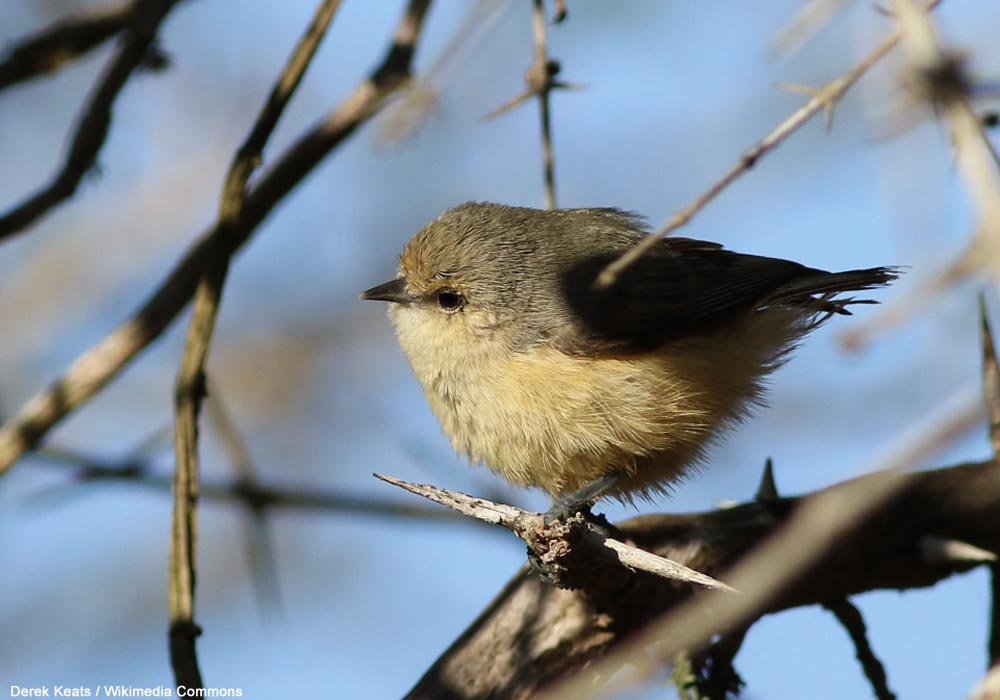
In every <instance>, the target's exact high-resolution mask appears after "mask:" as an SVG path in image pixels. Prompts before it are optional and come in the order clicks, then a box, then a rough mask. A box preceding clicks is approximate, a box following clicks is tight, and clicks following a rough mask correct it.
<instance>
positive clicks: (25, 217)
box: [0, 0, 179, 240]
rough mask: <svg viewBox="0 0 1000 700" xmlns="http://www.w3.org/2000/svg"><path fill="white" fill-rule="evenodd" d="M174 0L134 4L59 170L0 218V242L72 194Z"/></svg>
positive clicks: (97, 150) (92, 160) (150, 0)
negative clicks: (123, 89)
mask: <svg viewBox="0 0 1000 700" xmlns="http://www.w3.org/2000/svg"><path fill="white" fill-rule="evenodd" d="M178 2H179V0H142V2H139V3H137V4H136V6H135V9H134V10H133V17H132V21H131V22H130V23H129V25H128V29H127V30H126V31H125V34H124V36H123V37H122V39H121V43H120V45H119V47H118V50H117V51H115V53H114V55H113V56H112V57H111V58H110V60H109V61H108V64H107V66H106V67H105V69H104V71H103V72H102V73H101V76H100V77H99V78H98V80H97V82H96V83H95V85H94V88H93V90H92V91H91V94H90V97H89V98H88V99H87V102H86V104H85V105H84V106H83V108H82V110H81V112H80V117H79V118H78V119H77V122H76V127H75V129H74V130H73V135H72V137H71V138H70V145H69V149H68V150H67V152H66V156H65V158H64V160H63V164H62V166H61V167H60V168H59V171H58V172H57V173H56V174H55V176H53V178H52V180H51V182H49V184H48V185H46V186H45V187H43V188H42V189H41V190H39V191H38V192H36V193H35V194H33V195H31V196H30V197H28V198H27V199H26V200H24V201H23V202H21V203H20V204H18V205H16V206H14V207H13V208H12V209H10V210H9V211H7V212H6V213H5V214H3V215H2V216H0V240H3V239H4V238H7V237H9V236H13V235H14V234H16V233H19V232H22V231H24V230H25V229H26V228H27V227H28V226H30V225H31V224H32V223H34V222H35V221H36V220H37V219H38V218H39V217H41V216H42V215H44V214H45V213H47V212H48V211H49V210H50V209H52V208H53V207H55V206H56V205H58V204H59V203H61V202H63V201H64V200H66V199H68V198H69V197H71V196H72V195H73V193H74V192H76V189H77V187H79V185H80V182H81V181H82V180H83V178H84V176H85V175H86V174H87V173H88V172H89V171H90V169H91V168H92V167H93V166H94V163H95V161H96V159H97V154H98V153H99V152H100V150H101V147H102V146H103V145H104V141H105V139H106V138H107V135H108V131H109V129H110V128H111V110H112V107H113V106H114V103H115V100H116V99H117V98H118V95H119V94H120V93H121V91H122V88H124V87H125V83H127V82H128V79H129V78H130V77H132V75H133V74H134V73H135V71H136V69H138V68H139V67H140V66H141V65H142V63H143V62H144V61H145V60H146V59H147V58H148V56H149V52H150V48H151V47H152V45H153V42H154V41H155V39H156V34H157V32H158V31H159V29H160V25H161V24H162V23H163V21H164V20H165V19H166V17H167V14H169V12H170V10H172V9H173V7H174V5H176V4H177V3H178Z"/></svg>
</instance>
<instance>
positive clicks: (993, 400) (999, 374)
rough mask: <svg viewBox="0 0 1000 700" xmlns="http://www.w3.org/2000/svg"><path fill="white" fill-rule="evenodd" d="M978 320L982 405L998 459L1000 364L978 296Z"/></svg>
mask: <svg viewBox="0 0 1000 700" xmlns="http://www.w3.org/2000/svg"><path fill="white" fill-rule="evenodd" d="M979 319H980V334H981V336H982V339H981V341H980V342H981V343H982V348H983V351H982V352H983V357H982V363H983V377H982V384H983V403H985V404H986V413H987V415H988V416H989V425H990V446H991V447H992V448H993V457H994V458H1000V364H998V363H997V352H996V345H995V343H994V341H993V331H992V329H991V328H990V319H989V314H988V313H987V309H986V299H985V297H984V296H983V295H982V294H980V295H979Z"/></svg>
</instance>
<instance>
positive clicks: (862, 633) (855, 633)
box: [823, 598, 896, 700]
mask: <svg viewBox="0 0 1000 700" xmlns="http://www.w3.org/2000/svg"><path fill="white" fill-rule="evenodd" d="M823 607H824V608H826V609H827V610H829V611H830V612H832V613H833V614H834V616H835V617H836V618H837V621H838V622H839V623H840V624H841V625H842V626H843V628H844V629H845V630H847V634H848V635H849V636H850V637H851V642H852V643H853V644H854V653H855V655H856V656H857V657H858V661H859V662H860V663H861V668H862V670H863V671H864V672H865V678H867V679H868V682H869V683H871V686H872V690H873V691H874V692H875V697H876V698H878V700H896V694H895V693H894V692H892V691H891V690H889V681H888V678H886V675H885V666H883V665H882V662H881V661H879V659H878V657H877V656H875V651H874V650H873V649H872V645H871V642H869V641H868V630H867V629H866V628H865V619H864V618H863V617H862V616H861V611H860V610H858V609H857V607H856V606H855V605H854V604H853V603H851V601H849V600H848V599H847V598H842V599H841V600H835V601H832V602H829V603H824V604H823Z"/></svg>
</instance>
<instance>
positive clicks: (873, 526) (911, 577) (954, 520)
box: [407, 461, 1000, 700]
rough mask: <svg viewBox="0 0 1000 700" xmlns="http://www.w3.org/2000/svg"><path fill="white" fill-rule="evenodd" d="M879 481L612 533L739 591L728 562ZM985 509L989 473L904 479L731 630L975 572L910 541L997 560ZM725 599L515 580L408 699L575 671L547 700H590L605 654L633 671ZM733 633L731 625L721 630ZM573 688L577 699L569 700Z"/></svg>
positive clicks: (992, 495)
mask: <svg viewBox="0 0 1000 700" xmlns="http://www.w3.org/2000/svg"><path fill="white" fill-rule="evenodd" d="M883 480H884V475H882V474H876V475H871V476H865V477H861V478H860V479H856V480H854V481H851V482H847V483H846V484H841V485H838V486H834V487H831V488H829V489H824V490H822V491H819V492H817V493H816V494H814V495H812V496H809V497H804V498H779V499H777V500H774V501H770V502H766V503H761V502H752V503H747V504H744V505H740V506H737V507H735V508H729V509H725V510H716V511H709V512H705V513H695V514H687V515H648V516H640V517H638V518H633V519H631V520H628V521H626V522H624V523H620V524H618V525H617V527H618V528H619V529H620V530H621V531H622V532H623V533H624V535H625V536H626V537H628V538H629V539H630V540H631V541H633V542H634V543H635V544H636V546H638V547H641V548H643V549H645V550H648V551H651V552H653V553H655V554H658V555H660V556H664V557H668V558H670V559H673V560H675V561H678V562H680V563H682V564H684V565H685V566H688V567H691V568H693V569H696V570H698V571H701V572H704V573H706V574H708V575H710V576H715V577H719V576H720V575H721V577H722V578H723V579H724V580H726V581H728V582H730V583H731V584H733V585H738V584H737V583H736V582H737V579H739V580H741V581H745V580H746V579H745V577H744V576H742V575H739V574H738V569H739V568H740V567H743V566H745V562H741V563H740V564H739V565H738V566H737V567H733V564H734V563H735V562H738V561H741V559H742V558H743V557H745V555H747V554H748V553H749V552H751V551H754V552H755V554H754V556H752V557H749V559H748V560H747V561H751V562H753V561H759V560H760V559H761V556H762V553H763V550H764V549H765V548H766V547H768V544H769V542H771V541H773V539H769V538H770V537H771V535H772V534H776V535H777V537H778V538H780V537H782V536H784V535H783V533H788V532H791V531H792V530H793V529H794V528H795V525H794V521H796V520H800V519H801V518H802V516H803V513H804V512H805V511H808V510H809V508H811V507H815V504H817V503H822V502H823V501H824V500H825V501H826V504H827V506H830V505H834V502H831V501H830V500H828V498H829V496H830V495H831V494H833V495H834V496H835V498H836V501H837V502H840V501H841V496H844V495H850V494H858V493H863V492H865V491H867V490H868V489H871V488H882V487H884V481H883ZM810 504H813V506H810ZM998 509H1000V469H998V465H997V464H996V463H995V462H993V461H988V462H983V463H979V464H967V465H961V466H957V467H952V468H950V469H941V470H936V471H930V472H921V473H918V474H915V475H913V476H912V477H911V478H910V480H909V481H908V482H907V485H906V488H905V489H904V490H903V491H901V492H899V493H898V494H897V496H896V498H895V499H894V500H893V501H892V502H889V503H886V504H884V505H882V506H881V507H880V508H879V509H878V510H877V511H875V512H874V513H872V514H871V516H870V517H869V518H868V519H867V520H866V521H865V522H864V528H863V529H861V528H855V529H854V530H853V531H851V532H849V533H845V534H844V535H843V536H841V537H837V538H835V539H834V542H833V544H832V547H831V548H830V549H829V550H827V551H824V553H823V554H822V556H821V557H819V558H818V559H817V560H816V561H815V562H813V563H812V564H811V565H809V566H807V567H804V568H802V569H801V570H797V573H796V574H795V575H794V576H792V578H791V579H790V580H788V581H787V582H786V585H784V586H782V587H781V588H780V590H776V591H774V592H773V594H772V595H770V596H767V597H766V599H764V600H761V601H760V605H759V606H758V607H757V608H756V609H755V610H754V612H753V614H752V615H751V616H750V617H749V618H748V619H744V618H741V619H742V620H743V622H744V623H746V624H749V623H750V622H752V620H754V619H757V618H758V617H760V616H761V615H763V614H765V613H770V612H777V611H780V610H785V609H788V608H793V607H797V606H800V605H813V604H821V603H824V602H828V601H830V600H838V599H842V598H844V597H847V596H850V595H855V594H858V593H861V592H864V591H870V590H876V589H909V588H918V587H924V586H930V585H933V584H934V583H936V582H938V581H940V580H942V579H944V578H947V577H948V576H950V575H952V574H954V573H956V572H962V571H967V570H968V569H970V568H972V567H973V566H976V565H981V564H980V563H978V562H970V561H958V560H952V561H949V562H941V561H933V560H931V559H930V558H928V557H925V556H923V555H922V553H921V542H922V540H923V539H924V538H925V536H928V535H934V536H939V537H946V538H949V539H955V540H961V541H965V542H970V543H972V544H974V545H976V546H977V547H980V548H982V549H986V550H990V551H993V552H996V551H1000V518H997V517H996V513H997V511H998ZM826 521H829V518H827V520H826ZM805 546H806V547H812V546H813V544H812V542H807V543H805ZM818 546H821V545H818ZM766 565H767V566H771V567H776V568H777V569H778V570H779V572H780V571H783V569H784V565H783V564H782V563H780V562H779V563H778V564H775V563H774V562H773V560H772V561H768V562H767V563H766ZM758 570H759V569H758ZM726 572H732V573H726ZM738 587H739V588H740V590H741V591H744V593H743V595H740V596H730V595H722V594H718V593H712V592H709V593H706V594H703V595H699V596H697V597H695V598H693V599H692V598H690V596H689V595H688V588H687V587H686V586H678V585H677V584H675V583H672V582H669V581H666V580H663V579H660V578H656V577H644V578H641V579H637V580H636V582H635V585H634V586H633V587H632V588H631V589H630V590H629V592H628V595H623V596H621V597H620V598H619V599H618V600H616V601H614V603H613V604H607V603H605V605H604V607H601V608H598V607H596V606H595V605H594V604H593V603H592V602H591V601H590V600H588V598H587V597H586V596H584V595H582V594H580V593H579V592H575V591H564V590H557V589H555V588H553V587H551V586H548V585H546V584H544V583H542V582H541V581H540V580H539V579H538V578H537V577H536V576H535V575H533V574H532V573H531V572H530V571H528V570H527V569H522V570H521V571H520V572H519V573H518V574H517V575H515V577H514V578H513V579H512V580H511V581H510V582H509V583H508V584H507V585H506V586H505V587H504V589H503V590H502V591H501V592H500V593H499V594H498V596H497V598H496V599H495V600H494V601H493V602H492V603H491V604H490V605H489V606H488V607H487V608H486V610H484V611H483V613H482V614H481V615H480V616H479V618H478V619H477V620H476V621H474V622H473V623H472V625H471V626H470V627H469V628H468V629H467V630H466V631H465V632H464V633H463V634H462V635H461V636H460V637H459V638H458V639H457V640H456V641H455V642H454V644H452V646H451V647H450V648H449V649H448V650H447V651H445V653H444V654H443V655H442V656H441V658H439V659H438V660H437V661H436V662H435V663H434V665H433V666H432V667H431V668H430V669H429V670H428V671H427V673H426V674H425V675H424V677H423V678H422V679H421V680H420V681H419V682H418V683H417V685H416V686H415V687H414V688H413V690H411V691H410V693H409V695H407V698H409V700H437V699H444V698H448V699H449V700H462V699H465V698H479V699H483V698H509V697H533V696H535V695H536V694H538V693H540V692H541V691H542V690H543V689H544V688H546V687H547V686H552V685H553V684H554V683H555V682H557V681H560V680H563V679H565V678H567V677H570V676H572V674H574V673H575V672H577V671H579V669H581V668H585V667H586V668H589V669H595V670H597V671H598V674H599V675H597V676H596V680H595V675H594V674H590V673H587V672H585V673H584V674H583V676H584V677H585V678H580V679H579V680H580V682H579V683H573V684H572V685H571V686H563V687H561V688H560V690H561V691H563V692H562V693H561V694H560V696H561V697H592V696H593V695H594V694H595V692H598V691H599V690H600V689H601V686H602V685H604V684H606V683H607V682H608V679H611V678H612V676H615V678H620V677H621V676H622V675H623V671H622V669H621V667H620V666H618V665H613V664H610V663H608V662H609V661H610V660H611V658H612V656H614V658H616V659H618V660H619V661H620V660H623V659H626V658H627V659H628V661H629V662H630V663H637V661H636V657H632V656H626V655H624V654H621V653H620V652H621V651H623V650H625V649H626V647H629V646H631V645H632V644H634V643H638V644H640V645H642V644H646V643H647V642H648V636H647V633H649V632H650V631H652V630H653V629H654V628H656V629H657V630H662V629H663V627H662V626H661V625H660V624H659V623H658V622H656V620H657V618H658V617H660V616H661V615H662V614H663V613H665V612H667V611H671V613H672V615H671V616H672V617H674V618H675V619H676V613H677V612H679V611H680V610H681V608H682V607H687V606H688V605H691V604H694V605H697V607H698V615H699V620H698V621H699V623H700V625H701V626H704V625H708V626H710V627H711V628H712V629H713V631H715V632H724V631H725V630H726V628H727V625H726V624H725V620H724V619H723V617H724V613H725V609H724V606H725V605H726V603H725V601H727V600H733V601H743V600H744V599H746V598H747V597H749V594H750V591H748V590H746V589H744V588H743V587H742V586H738ZM750 588H751V589H753V588H754V586H752V585H751V586H750ZM740 627H741V625H740V624H738V623H737V624H735V627H732V628H731V629H739V628H740ZM677 630H678V628H677V627H676V626H672V627H671V632H670V633H668V635H659V636H657V637H656V644H655V645H654V646H649V645H646V646H643V650H644V652H649V653H650V655H651V658H650V659H649V661H647V662H640V663H655V664H657V667H658V668H660V667H661V666H660V664H661V662H662V659H663V657H664V655H665V654H667V653H673V652H675V651H676V650H677V647H678V646H684V647H686V648H687V649H688V651H689V652H690V653H692V654H693V653H696V650H697V648H698V647H699V646H700V645H698V644H688V641H689V640H688V639H683V638H682V636H681V635H679V634H677ZM671 658H672V657H671ZM625 675H628V674H625ZM574 680H576V678H575V679H574ZM594 683H596V685H594ZM581 687H583V688H584V690H583V691H582V692H579V693H578V694H577V695H575V696H574V692H576V691H578V690H579V689H580V688H581ZM552 689H554V688H552ZM604 689H605V690H607V689H608V688H607V687H605V688H604Z"/></svg>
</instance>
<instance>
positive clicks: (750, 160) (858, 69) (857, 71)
mask: <svg viewBox="0 0 1000 700" xmlns="http://www.w3.org/2000/svg"><path fill="white" fill-rule="evenodd" d="M940 1H941V0H932V2H930V3H928V8H932V7H935V6H937V5H938V3H939V2H940ZM902 36H903V33H902V31H901V30H899V29H897V30H896V31H894V32H892V33H891V34H890V35H889V36H887V37H886V38H885V39H884V40H883V41H882V43H881V44H879V46H878V48H876V49H875V50H874V51H872V52H871V53H870V54H868V55H867V56H866V57H865V58H864V59H862V60H861V61H860V62H859V63H858V64H857V65H855V66H854V67H853V68H851V69H850V70H849V71H847V72H846V73H845V74H844V75H842V76H840V77H839V78H836V79H834V80H831V81H830V82H829V83H827V84H826V85H824V86H823V87H821V88H819V89H817V90H816V94H815V95H814V96H813V97H812V98H811V99H810V100H809V101H808V102H806V104H804V105H803V106H802V107H800V108H799V109H797V110H796V111H795V112H794V113H792V114H791V115H790V116H789V117H788V118H787V119H785V120H784V121H783V122H781V123H780V124H778V126H776V127H775V128H774V130H773V131H771V133H770V134H768V135H767V136H765V137H764V138H763V139H761V140H760V141H758V142H757V143H756V144H754V145H753V146H751V147H750V149H748V150H747V151H745V152H744V153H743V155H742V156H741V157H740V159H739V160H738V161H737V162H736V163H735V164H734V165H733V166H732V167H731V168H730V169H729V171H728V172H727V173H726V174H725V175H723V176H722V177H721V178H720V179H719V180H717V181H716V182H715V184H713V185H712V186H711V187H709V188H708V189H707V190H705V192H703V193H702V194H700V195H698V197H696V198H695V199H694V200H693V201H692V202H691V203H689V204H687V205H686V206H684V207H682V208H681V209H678V210H677V211H676V212H674V214H673V216H671V217H670V220H669V221H668V222H667V223H666V224H665V225H664V226H662V227H661V228H659V229H657V230H656V231H654V232H653V233H651V234H649V235H648V236H646V238H645V239H643V240H642V241H641V242H640V243H638V244H637V245H636V246H634V247H633V248H631V249H630V250H629V251H627V252H626V253H625V254H624V255H622V256H621V257H619V258H618V259H617V260H615V261H614V262H612V263H611V264H609V265H608V266H607V267H605V268H604V269H603V270H602V271H601V273H600V275H598V277H597V281H596V285H597V286H598V287H601V288H607V287H610V286H611V285H612V284H614V283H615V280H616V279H617V278H618V275H620V274H621V273H622V272H623V271H624V270H625V268H627V267H628V266H629V265H631V264H632V263H634V262H635V261H636V260H638V259H639V258H640V257H642V256H643V255H644V254H645V253H647V252H648V251H649V250H650V249H651V248H652V247H653V246H654V245H656V242H657V241H658V240H659V239H661V238H663V237H664V236H666V235H668V234H670V233H671V232H673V231H676V230H677V229H679V228H681V227H682V226H685V225H686V224H687V223H688V222H689V221H691V219H692V218H693V217H694V216H695V215H696V214H698V213H699V212H700V211H701V210H702V209H704V208H705V207H706V206H707V205H708V204H709V203H710V202H711V201H712V200H714V199H715V198H716V197H718V196H719V194H721V193H722V191H723V190H725V189H726V188H727V187H729V185H731V184H732V183H733V182H735V181H736V180H738V179H739V178H740V177H741V176H742V175H745V174H746V173H747V172H749V171H750V170H751V169H753V167H754V166H755V165H756V164H757V161H758V160H760V158H761V157H763V156H765V155H767V154H768V153H770V152H771V151H773V150H774V149H775V148H776V147H777V146H779V145H780V144H781V143H782V142H783V141H784V140H785V139H787V138H788V137H789V136H791V135H792V134H794V133H795V132H796V131H798V130H799V128H800V127H802V125H804V124H805V123H806V122H808V121H809V120H810V119H812V118H813V117H814V116H816V114H818V113H820V112H824V111H829V110H830V109H832V107H831V105H834V104H836V103H837V102H838V101H839V100H840V99H841V98H842V97H843V96H844V93H846V92H847V91H848V90H849V89H850V88H851V87H852V86H853V85H854V84H855V83H856V82H857V81H858V80H859V79H860V78H861V76H863V75H864V74H865V73H867V72H868V70H869V69H870V68H871V67H872V66H874V65H875V64H876V63H878V62H879V61H881V60H882V59H883V58H884V57H885V56H886V55H887V54H888V53H889V52H890V51H892V49H893V48H895V47H896V45H897V44H898V43H899V42H900V40H901V39H902Z"/></svg>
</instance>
